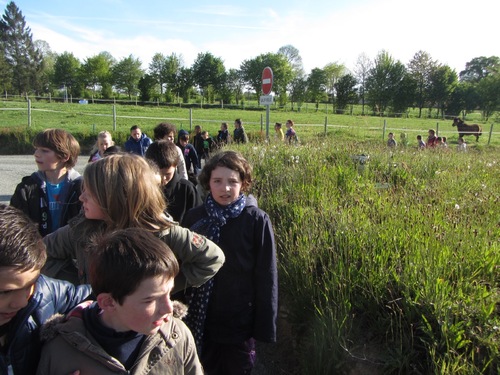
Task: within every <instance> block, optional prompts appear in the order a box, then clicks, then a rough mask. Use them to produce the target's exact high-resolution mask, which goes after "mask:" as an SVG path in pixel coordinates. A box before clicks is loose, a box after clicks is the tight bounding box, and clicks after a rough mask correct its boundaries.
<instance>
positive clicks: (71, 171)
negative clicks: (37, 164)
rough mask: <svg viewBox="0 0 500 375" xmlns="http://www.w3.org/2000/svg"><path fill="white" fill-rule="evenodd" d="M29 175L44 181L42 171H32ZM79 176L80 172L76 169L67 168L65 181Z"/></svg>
mask: <svg viewBox="0 0 500 375" xmlns="http://www.w3.org/2000/svg"><path fill="white" fill-rule="evenodd" d="M31 176H32V177H34V178H36V179H37V180H39V181H40V182H44V181H45V174H44V173H43V172H41V171H36V172H33V174H32V175H31ZM80 176H81V175H80V173H79V172H78V171H77V170H76V169H73V168H68V172H67V174H66V178H65V181H66V182H67V181H73V180H76V179H77V178H78V177H80Z"/></svg>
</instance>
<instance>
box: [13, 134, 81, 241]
mask: <svg viewBox="0 0 500 375" xmlns="http://www.w3.org/2000/svg"><path fill="white" fill-rule="evenodd" d="M33 146H34V147H35V153H34V156H35V162H36V164H37V166H38V171H37V172H34V173H33V174H32V175H31V176H26V177H23V179H22V181H21V183H20V184H19V185H17V187H16V190H15V192H14V195H13V196H12V198H11V200H10V204H11V205H12V206H14V207H16V208H19V209H20V210H21V211H23V212H24V213H25V214H26V215H28V216H29V217H30V219H31V220H33V221H34V222H35V223H38V230H39V231H40V234H41V235H42V236H45V235H47V234H49V233H52V232H53V231H55V230H56V229H58V228H59V227H62V226H64V225H66V224H67V223H68V221H69V219H71V218H72V217H74V216H76V215H77V214H78V213H79V212H80V209H81V203H80V202H79V200H78V197H79V196H80V192H81V177H80V173H78V172H77V171H76V170H74V169H73V167H74V166H75V165H76V162H77V160H78V154H79V153H80V145H79V144H78V141H77V140H76V139H75V138H74V137H73V136H72V135H71V134H70V133H68V132H67V131H66V130H63V129H47V130H44V131H43V132H41V133H38V134H37V135H36V136H35V139H34V140H33Z"/></svg>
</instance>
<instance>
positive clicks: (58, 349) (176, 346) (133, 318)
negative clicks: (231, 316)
mask: <svg viewBox="0 0 500 375" xmlns="http://www.w3.org/2000/svg"><path fill="white" fill-rule="evenodd" d="M88 252H89V254H90V256H89V271H90V274H89V279H90V284H91V285H92V289H93V292H94V294H95V295H96V300H95V301H94V302H89V303H86V304H85V305H83V306H79V307H78V308H77V309H76V310H74V311H72V312H71V313H69V314H68V316H66V317H64V316H61V317H59V318H56V319H54V320H52V321H51V322H50V323H47V324H46V325H45V326H44V327H43V330H42V337H43V338H44V339H45V340H46V342H45V344H44V347H43V351H42V356H41V361H40V365H39V367H38V372H37V374H39V375H52V374H75V372H76V373H81V374H92V375H94V374H111V373H115V374H139V373H140V374H150V375H165V374H167V375H168V374H192V375H203V369H202V367H201V364H200V360H199V358H198V355H197V353H196V346H195V344H194V339H193V336H192V334H191V332H190V331H189V329H188V328H187V327H186V325H185V324H184V323H183V322H182V321H181V320H180V319H179V318H180V317H182V316H183V315H184V312H185V306H182V305H180V304H179V303H176V302H172V300H171V299H170V293H171V292H172V289H173V287H174V277H175V276H176V275H177V274H178V272H179V264H178V262H177V260H176V259H175V256H174V254H173V253H172V250H171V249H170V248H169V247H168V246H167V245H166V244H165V243H164V242H163V241H162V240H160V239H159V238H158V237H156V236H155V235H154V234H152V233H151V232H149V231H147V230H145V229H140V228H127V229H122V230H118V231H114V232H111V233H108V234H106V235H104V236H103V237H101V238H97V239H96V240H95V241H94V243H93V244H91V246H90V247H89V249H88Z"/></svg>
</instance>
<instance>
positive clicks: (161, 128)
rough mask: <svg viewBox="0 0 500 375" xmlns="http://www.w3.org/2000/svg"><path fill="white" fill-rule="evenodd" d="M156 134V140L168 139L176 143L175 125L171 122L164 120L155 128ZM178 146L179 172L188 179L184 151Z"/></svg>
mask: <svg viewBox="0 0 500 375" xmlns="http://www.w3.org/2000/svg"><path fill="white" fill-rule="evenodd" d="M153 131H154V135H155V141H159V140H161V139H164V140H166V141H169V142H172V143H174V141H175V131H176V129H175V125H174V124H170V123H168V122H162V123H160V124H158V125H156V127H155V128H154V130H153ZM176 147H177V153H178V154H179V164H177V173H178V174H179V176H181V178H183V179H185V180H187V179H188V174H187V168H186V161H185V160H184V154H183V153H182V150H181V149H180V148H179V146H176Z"/></svg>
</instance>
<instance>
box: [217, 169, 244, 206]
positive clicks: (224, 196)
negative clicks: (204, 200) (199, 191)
mask: <svg viewBox="0 0 500 375" xmlns="http://www.w3.org/2000/svg"><path fill="white" fill-rule="evenodd" d="M241 186H242V181H241V178H240V174H239V173H238V172H237V171H233V170H232V169H229V168H226V167H217V168H215V169H214V170H213V171H212V173H211V175H210V193H212V197H213V198H214V200H215V201H216V202H217V203H218V204H219V205H221V206H227V205H229V204H231V203H233V202H234V201H235V200H236V199H237V198H238V197H239V196H240V192H241Z"/></svg>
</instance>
